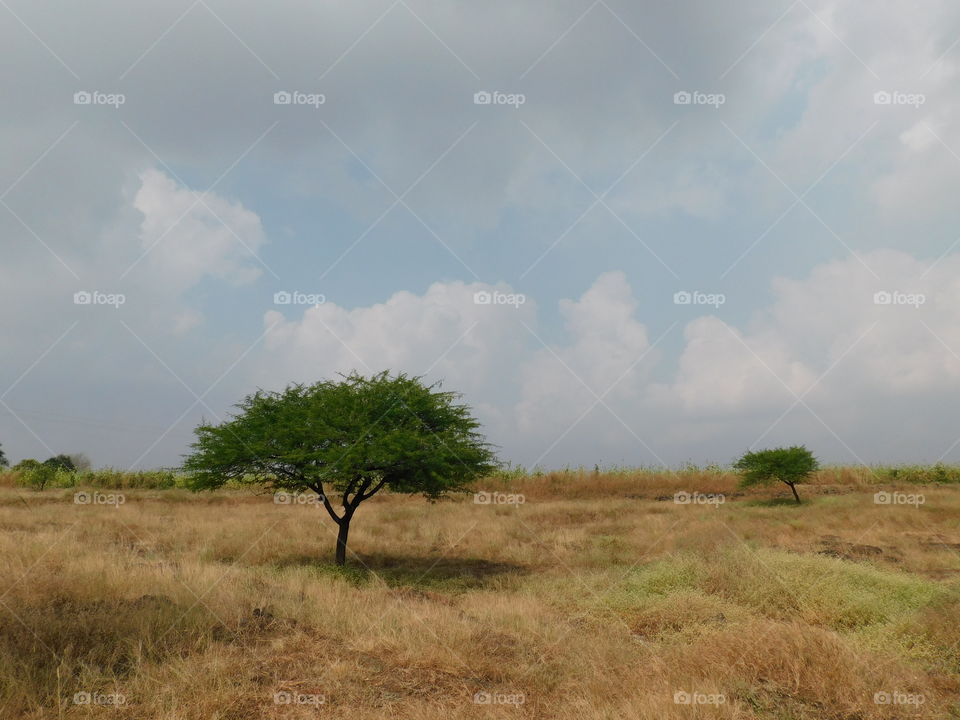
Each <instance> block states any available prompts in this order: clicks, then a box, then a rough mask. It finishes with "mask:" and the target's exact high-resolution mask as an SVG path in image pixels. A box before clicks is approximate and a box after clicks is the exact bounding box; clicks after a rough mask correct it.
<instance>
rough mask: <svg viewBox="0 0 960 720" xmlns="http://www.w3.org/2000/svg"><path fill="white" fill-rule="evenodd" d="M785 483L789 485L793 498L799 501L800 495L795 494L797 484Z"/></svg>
mask: <svg viewBox="0 0 960 720" xmlns="http://www.w3.org/2000/svg"><path fill="white" fill-rule="evenodd" d="M787 484H788V485H789V486H790V489H791V490H792V491H793V499H794V500H796V501H797V502H798V503H799V502H800V496H799V495H797V486H796V485H794V484H793V483H787Z"/></svg>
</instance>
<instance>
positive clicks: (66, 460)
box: [43, 453, 77, 472]
mask: <svg viewBox="0 0 960 720" xmlns="http://www.w3.org/2000/svg"><path fill="white" fill-rule="evenodd" d="M43 464H44V465H46V466H48V467H52V468H53V469H54V470H66V471H68V472H75V471H76V469H77V467H76V465H74V464H73V458H71V457H70V456H69V455H64V454H62V453H61V454H60V455H54V456H53V457H52V458H47V459H46V460H44V461H43Z"/></svg>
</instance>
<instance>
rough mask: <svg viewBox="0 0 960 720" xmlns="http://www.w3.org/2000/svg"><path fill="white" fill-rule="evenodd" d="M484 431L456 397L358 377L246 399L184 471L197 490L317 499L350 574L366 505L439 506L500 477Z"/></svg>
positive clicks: (416, 384) (417, 382) (415, 383)
mask: <svg viewBox="0 0 960 720" xmlns="http://www.w3.org/2000/svg"><path fill="white" fill-rule="evenodd" d="M478 427H479V423H478V422H477V421H476V420H475V419H474V418H473V416H472V415H471V412H470V409H469V408H468V407H467V406H466V405H463V404H460V403H459V396H458V395H457V394H456V393H452V392H443V391H440V390H439V389H438V386H437V385H425V384H424V383H423V382H422V381H421V379H420V378H418V377H408V376H407V375H404V374H399V375H391V374H390V373H387V372H383V373H380V374H377V375H373V376H371V377H364V376H362V375H359V374H356V373H353V374H351V375H349V376H345V377H343V378H342V379H341V380H339V381H324V382H319V383H317V384H314V385H291V386H289V387H287V388H286V389H285V390H283V391H282V392H264V391H259V392H257V393H255V394H253V395H250V396H248V397H247V398H245V399H244V400H243V401H242V402H240V403H239V404H238V405H237V412H235V413H234V414H233V415H232V416H231V417H230V418H229V419H227V420H226V421H225V422H223V423H221V424H219V425H211V424H203V425H201V426H200V427H198V428H197V429H196V433H197V441H196V442H195V443H193V445H192V446H191V447H192V448H193V453H192V454H191V455H189V456H188V457H187V459H186V461H185V463H184V469H185V470H186V471H187V472H188V473H189V474H190V479H189V484H190V487H192V488H193V489H195V490H209V489H213V488H218V487H221V486H222V485H224V484H225V483H226V482H228V481H234V482H239V483H266V484H267V485H268V486H270V487H271V488H272V489H274V490H282V491H288V492H293V493H303V492H309V491H313V492H314V493H316V494H317V496H318V497H319V501H320V502H322V504H323V506H324V508H326V511H327V513H328V514H329V515H330V517H331V518H332V519H333V521H334V522H335V523H336V524H337V526H338V533H337V547H336V562H337V564H338V565H343V564H344V563H345V562H346V553H347V537H348V535H349V532H350V522H351V520H352V519H353V516H354V513H356V511H357V507H358V506H359V505H360V503H362V502H363V501H364V500H368V499H369V498H371V497H372V496H373V495H375V494H376V493H377V492H379V491H380V490H382V489H384V488H388V489H389V490H391V491H392V492H398V493H408V494H422V495H424V496H425V497H427V498H429V499H431V500H433V499H437V498H439V497H441V496H443V495H444V494H446V493H448V492H452V491H462V490H466V489H467V487H468V486H469V485H470V484H471V483H472V482H473V481H475V480H477V479H478V478H480V477H482V476H484V475H486V474H488V473H489V472H491V471H492V470H493V469H495V467H496V460H495V458H494V455H493V452H492V449H491V446H490V445H488V444H487V443H486V442H485V441H484V439H483V437H482V436H481V435H480V434H479V433H478V432H477V429H478ZM334 494H335V495H336V499H334V498H332V497H331V495H334Z"/></svg>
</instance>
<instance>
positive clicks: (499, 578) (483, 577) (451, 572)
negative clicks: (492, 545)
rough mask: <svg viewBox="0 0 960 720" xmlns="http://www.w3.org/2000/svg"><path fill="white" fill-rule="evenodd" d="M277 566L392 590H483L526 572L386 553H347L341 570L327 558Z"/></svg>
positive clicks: (476, 561) (504, 565) (469, 560)
mask: <svg viewBox="0 0 960 720" xmlns="http://www.w3.org/2000/svg"><path fill="white" fill-rule="evenodd" d="M280 565H281V566H286V567H290V566H300V567H304V566H307V567H314V568H316V569H317V570H318V571H320V572H321V573H322V574H324V575H333V576H337V577H340V578H342V579H345V580H348V581H350V582H352V583H354V584H358V585H360V584H368V583H370V582H374V581H376V579H377V578H379V579H381V580H382V581H383V582H385V583H386V584H387V585H389V586H390V587H393V588H402V587H414V588H423V589H435V590H447V591H457V590H470V589H476V588H486V587H490V586H494V585H498V584H500V583H503V582H511V581H513V580H515V579H516V578H519V577H521V576H524V575H527V574H528V573H529V570H528V569H527V568H526V567H524V566H523V565H517V564H516V563H508V562H494V561H491V560H486V559H484V558H475V557H446V556H444V557H439V558H437V557H431V556H429V555H426V556H420V555H417V556H412V555H391V554H389V553H356V554H354V553H349V554H348V556H347V564H346V566H344V567H337V566H336V565H334V564H333V562H332V560H330V559H327V558H317V557H292V558H286V559H285V560H284V561H283V562H281V563H280Z"/></svg>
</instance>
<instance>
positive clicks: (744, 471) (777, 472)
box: [733, 445, 820, 503]
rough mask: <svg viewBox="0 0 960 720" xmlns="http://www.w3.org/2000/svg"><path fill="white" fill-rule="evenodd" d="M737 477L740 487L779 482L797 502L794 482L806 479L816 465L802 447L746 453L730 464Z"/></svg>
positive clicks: (811, 455) (795, 483)
mask: <svg viewBox="0 0 960 720" xmlns="http://www.w3.org/2000/svg"><path fill="white" fill-rule="evenodd" d="M733 467H734V469H736V470H737V471H738V472H739V473H740V476H741V480H740V486H741V487H751V486H754V485H764V486H765V485H770V484H771V483H773V482H776V481H778V480H779V481H780V482H782V483H785V484H786V485H787V486H788V487H789V488H790V490H792V491H793V497H794V499H795V500H796V501H797V502H798V503H799V502H800V496H799V495H798V494H797V487H796V486H797V483H800V482H803V481H804V480H806V479H807V478H808V477H809V476H810V475H811V474H812V473H814V472H815V471H816V470H817V468H819V467H820V465H819V464H818V463H817V459H816V458H815V457H814V456H813V454H812V453H811V452H810V451H809V450H807V449H806V448H805V447H803V446H802V445H794V446H793V447H788V448H774V449H772V450H759V451H757V452H748V453H746V454H745V455H744V456H743V457H742V458H740V459H739V460H737V462H736V463H734V465H733Z"/></svg>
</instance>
